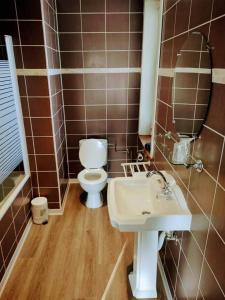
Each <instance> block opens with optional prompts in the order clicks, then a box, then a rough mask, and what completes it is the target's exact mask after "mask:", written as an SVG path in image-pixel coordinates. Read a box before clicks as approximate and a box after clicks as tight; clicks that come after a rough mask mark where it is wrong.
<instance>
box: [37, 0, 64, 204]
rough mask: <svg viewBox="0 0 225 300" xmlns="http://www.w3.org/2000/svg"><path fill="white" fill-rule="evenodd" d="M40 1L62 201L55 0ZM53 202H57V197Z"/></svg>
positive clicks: (61, 118) (61, 123)
mask: <svg viewBox="0 0 225 300" xmlns="http://www.w3.org/2000/svg"><path fill="white" fill-rule="evenodd" d="M41 2H42V18H43V26H44V37H45V50H46V65H47V69H48V70H49V72H50V74H49V75H48V79H49V82H48V83H49V95H50V102H51V113H52V120H53V123H52V125H53V135H54V141H55V152H56V168H57V170H58V180H59V185H60V193H61V201H63V196H64V193H65V189H66V185H67V181H66V180H65V178H66V177H67V176H68V175H67V156H66V135H65V125H64V106H63V94H62V79H61V74H60V54H59V41H58V22H57V14H56V2H55V0H52V1H51V0H49V1H48V0H41ZM55 202H58V201H57V198H56V200H55Z"/></svg>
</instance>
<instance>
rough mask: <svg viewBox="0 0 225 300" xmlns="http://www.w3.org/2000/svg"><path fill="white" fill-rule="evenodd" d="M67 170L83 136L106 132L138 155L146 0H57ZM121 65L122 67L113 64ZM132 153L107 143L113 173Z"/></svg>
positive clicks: (75, 166) (76, 166)
mask: <svg viewBox="0 0 225 300" xmlns="http://www.w3.org/2000/svg"><path fill="white" fill-rule="evenodd" d="M57 12H58V25H59V28H58V30H59V41H60V56H61V67H62V73H64V74H63V76H62V79H63V94H64V104H65V121H66V136H67V151H68V159H69V164H68V167H69V176H70V177H72V178H73V177H76V176H77V173H78V172H79V171H80V170H81V169H82V166H81V165H80V162H79V157H78V147H79V143H78V141H79V139H82V138H90V137H96V138H107V139H108V141H109V143H110V144H116V145H117V147H118V148H120V149H126V148H129V150H130V153H131V152H132V155H133V157H135V158H136V149H137V132H138V113H139V92H140V69H137V70H134V69H131V68H140V65H141V47H142V21H143V20H142V19H143V1H137V0H125V1H117V0H116V1H111V0H110V1H109V0H98V1H91V0H81V1H79V0H74V1H62V0H58V1H57ZM115 68H120V72H121V73H118V70H115ZM132 155H131V154H126V153H124V152H115V151H114V148H113V145H111V146H110V148H109V161H108V166H107V170H108V172H109V176H110V177H112V176H115V175H120V174H121V167H120V163H121V162H124V161H125V160H127V159H128V160H129V159H131V158H132Z"/></svg>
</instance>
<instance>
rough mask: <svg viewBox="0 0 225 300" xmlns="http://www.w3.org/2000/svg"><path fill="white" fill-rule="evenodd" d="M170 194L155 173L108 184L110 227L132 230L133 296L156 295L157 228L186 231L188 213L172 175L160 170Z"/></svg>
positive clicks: (154, 296) (115, 180)
mask: <svg viewBox="0 0 225 300" xmlns="http://www.w3.org/2000/svg"><path fill="white" fill-rule="evenodd" d="M162 173H163V175H164V176H165V178H166V180H167V182H168V183H169V187H170V193H169V194H168V193H167V194H166V193H165V192H164V191H163V189H162V188H163V187H164V181H163V179H162V177H161V176H160V175H158V174H154V175H152V176H151V177H150V178H146V176H145V175H146V174H145V173H143V174H142V175H139V176H137V177H128V178H126V177H118V178H113V179H112V180H111V181H110V183H109V186H108V210H109V216H110V221H111V224H112V226H113V227H116V228H118V229H119V230H120V231H133V232H136V233H135V247H134V261H133V266H134V268H133V271H132V272H131V273H130V274H129V282H130V286H131V290H132V293H133V295H134V296H135V297H136V298H137V299H145V298H157V289H156V279H157V260H158V250H159V244H160V243H159V231H178V230H182V231H183V230H190V227H191V213H190V211H189V210H188V207H187V205H186V202H185V199H184V196H183V193H182V191H181V189H180V188H179V186H178V185H177V184H176V182H175V180H174V178H173V177H172V176H171V175H169V174H168V173H166V172H162Z"/></svg>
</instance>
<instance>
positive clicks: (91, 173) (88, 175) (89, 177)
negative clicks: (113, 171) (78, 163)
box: [78, 169, 107, 185]
mask: <svg viewBox="0 0 225 300" xmlns="http://www.w3.org/2000/svg"><path fill="white" fill-rule="evenodd" d="M98 175H99V176H98ZM78 180H79V181H80V182H82V183H84V184H89V185H95V184H98V183H102V182H104V181H105V180H107V173H106V171H105V170H104V169H84V170H82V171H81V172H80V173H79V174H78Z"/></svg>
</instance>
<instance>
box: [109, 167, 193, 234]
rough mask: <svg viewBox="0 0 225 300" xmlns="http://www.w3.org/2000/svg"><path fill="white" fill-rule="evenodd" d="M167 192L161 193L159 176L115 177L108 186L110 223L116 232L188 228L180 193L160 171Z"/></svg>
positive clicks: (188, 223) (170, 177)
mask: <svg viewBox="0 0 225 300" xmlns="http://www.w3.org/2000/svg"><path fill="white" fill-rule="evenodd" d="M164 174H165V177H166V179H167V181H168V182H169V183H170V186H171V195H170V196H169V197H168V198H167V197H166V196H164V195H162V193H161V191H162V187H163V184H164V183H163V180H162V178H161V176H160V175H154V176H152V177H150V178H146V177H145V176H143V177H140V176H139V177H127V178H126V177H117V178H113V179H112V180H111V181H110V184H109V187H108V208H109V215H110V220H111V224H112V226H113V227H117V228H118V229H119V230H120V231H133V232H135V231H146V230H148V231H149V230H157V231H174V230H176V231H177V230H190V225H191V214H190V211H189V210H188V208H187V205H186V202H185V199H184V196H183V193H182V191H181V189H180V188H179V186H178V185H177V184H176V182H175V180H174V179H173V177H172V176H171V175H169V174H167V173H166V172H165V173H164Z"/></svg>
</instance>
